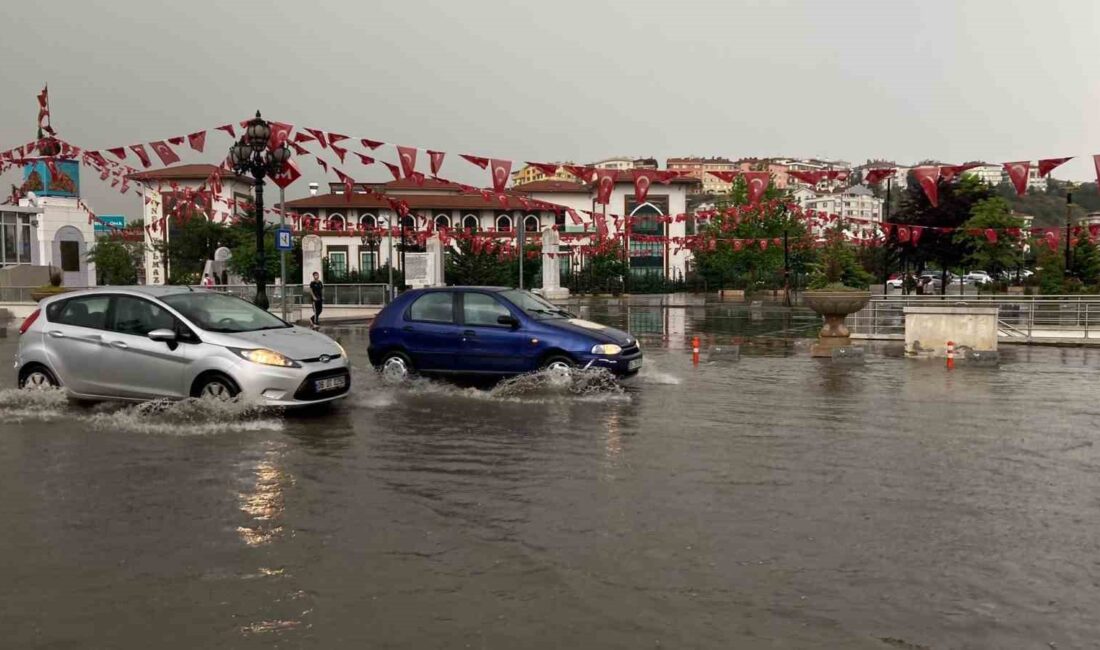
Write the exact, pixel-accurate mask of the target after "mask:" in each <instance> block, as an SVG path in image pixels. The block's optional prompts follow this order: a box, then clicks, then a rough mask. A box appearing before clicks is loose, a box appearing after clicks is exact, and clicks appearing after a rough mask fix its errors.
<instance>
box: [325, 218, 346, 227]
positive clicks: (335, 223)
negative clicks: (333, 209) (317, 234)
mask: <svg viewBox="0 0 1100 650" xmlns="http://www.w3.org/2000/svg"><path fill="white" fill-rule="evenodd" d="M343 229H344V217H343V216H342V215H339V214H330V215H329V217H328V220H327V221H326V222H325V230H343Z"/></svg>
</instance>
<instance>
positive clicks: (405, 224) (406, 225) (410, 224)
mask: <svg viewBox="0 0 1100 650" xmlns="http://www.w3.org/2000/svg"><path fill="white" fill-rule="evenodd" d="M401 227H402V228H403V229H405V230H416V219H413V216H412V215H411V214H409V215H405V218H404V219H402V220H401Z"/></svg>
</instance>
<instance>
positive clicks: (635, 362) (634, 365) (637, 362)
mask: <svg viewBox="0 0 1100 650" xmlns="http://www.w3.org/2000/svg"><path fill="white" fill-rule="evenodd" d="M641 367H642V360H641V359H632V360H631V361H630V363H628V364H626V369H627V370H637V369H638V368H641Z"/></svg>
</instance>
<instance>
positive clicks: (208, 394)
mask: <svg viewBox="0 0 1100 650" xmlns="http://www.w3.org/2000/svg"><path fill="white" fill-rule="evenodd" d="M238 393H240V389H238V388H237V386H236V384H234V383H233V382H232V381H230V379H229V378H228V377H223V376H221V375H210V376H208V377H206V378H204V379H203V380H202V381H200V382H199V383H198V384H197V385H196V386H195V390H194V392H193V393H192V394H193V396H194V397H197V398H199V399H208V400H215V401H219V402H227V401H229V400H231V399H233V398H234V397H236V396H237V394H238Z"/></svg>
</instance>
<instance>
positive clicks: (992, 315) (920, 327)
mask: <svg viewBox="0 0 1100 650" xmlns="http://www.w3.org/2000/svg"><path fill="white" fill-rule="evenodd" d="M997 313H998V310H997V308H996V307H971V306H968V305H943V306H938V305H937V306H928V307H925V306H921V307H906V308H905V354H906V356H909V357H924V358H932V357H945V356H947V342H948V341H954V343H955V345H956V346H957V347H959V348H970V349H973V350H990V351H996V350H997Z"/></svg>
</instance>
